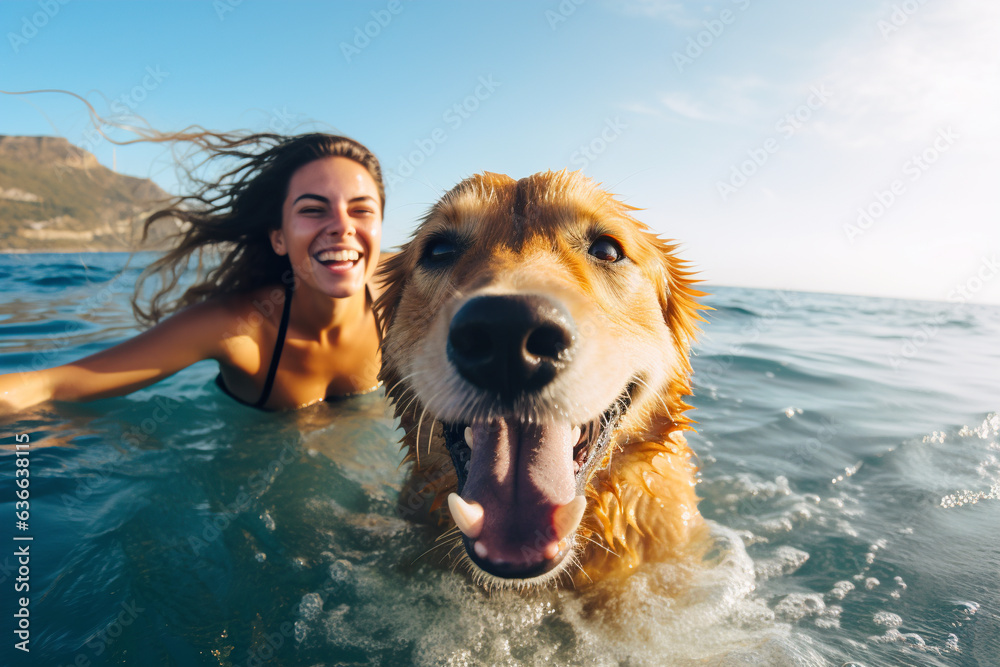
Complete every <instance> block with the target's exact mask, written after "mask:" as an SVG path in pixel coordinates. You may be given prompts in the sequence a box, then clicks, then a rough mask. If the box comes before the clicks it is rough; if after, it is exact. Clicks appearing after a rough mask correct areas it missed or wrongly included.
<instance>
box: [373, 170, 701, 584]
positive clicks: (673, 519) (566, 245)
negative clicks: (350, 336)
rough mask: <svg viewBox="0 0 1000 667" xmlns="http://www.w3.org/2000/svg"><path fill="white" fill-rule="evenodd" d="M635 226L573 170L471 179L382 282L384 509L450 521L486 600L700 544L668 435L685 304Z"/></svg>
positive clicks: (436, 211)
mask: <svg viewBox="0 0 1000 667" xmlns="http://www.w3.org/2000/svg"><path fill="white" fill-rule="evenodd" d="M635 210H637V209H635V208H633V207H631V206H628V205H626V204H623V203H622V202H620V201H618V200H616V199H615V198H614V197H613V196H612V195H611V194H609V193H607V192H605V191H603V190H601V189H600V188H599V187H598V186H597V185H596V184H595V183H594V182H592V181H591V180H589V179H588V178H586V177H585V176H583V175H582V174H580V173H579V172H567V171H561V172H546V173H540V174H535V175H533V176H529V177H528V178H523V179H521V180H518V181H516V180H514V179H512V178H510V177H509V176H505V175H502V174H493V173H488V172H487V173H483V174H480V175H476V176H473V177H471V178H468V179H466V180H464V181H462V182H461V183H459V184H458V185H457V186H456V187H455V188H454V189H452V190H451V191H450V192H448V193H447V194H446V195H445V196H444V197H443V198H442V199H441V200H440V201H439V202H437V203H436V204H435V205H434V206H433V207H432V208H431V210H430V212H429V213H428V214H427V216H426V218H425V219H424V220H423V221H422V223H421V224H420V225H419V227H418V229H417V230H416V232H415V233H414V235H413V238H412V239H411V240H410V241H409V242H408V243H407V244H406V245H405V246H404V247H403V249H402V250H401V252H400V253H399V254H397V255H395V256H394V257H393V258H392V259H391V260H389V261H388V262H387V264H386V265H385V266H384V267H383V269H382V274H381V277H382V279H383V281H384V285H385V292H384V293H383V295H382V296H381V297H380V299H379V301H378V303H377V305H376V309H377V311H378V313H379V316H380V320H381V323H382V327H383V331H384V332H385V334H384V340H383V347H382V355H383V356H382V372H381V379H382V380H383V381H384V382H385V384H386V386H387V387H388V390H387V391H388V395H389V397H390V398H391V399H392V400H393V402H394V409H395V413H396V416H397V418H399V419H400V420H401V424H402V428H403V429H404V431H405V436H404V439H403V448H404V449H405V450H406V452H407V453H406V461H407V462H409V463H411V464H412V472H411V474H410V476H409V482H408V484H407V486H406V487H405V488H404V492H403V495H402V497H401V499H400V505H401V508H402V509H403V510H404V511H405V512H409V513H410V514H411V515H412V513H413V510H416V509H417V506H418V505H420V503H421V502H423V503H424V504H423V505H422V510H421V511H422V512H424V513H429V516H430V518H432V519H437V520H438V521H440V522H441V523H442V524H445V523H447V522H450V521H453V522H454V525H455V526H456V527H457V530H455V531H454V535H455V538H456V542H458V541H460V542H461V544H462V546H463V549H461V550H460V551H461V555H460V559H461V560H462V562H463V563H465V564H466V565H467V566H468V567H469V569H470V570H471V571H472V573H473V574H474V575H475V576H476V578H477V579H478V580H479V581H481V582H482V583H483V584H484V585H487V586H516V587H526V586H533V585H537V584H542V583H545V582H547V581H555V580H558V579H559V578H560V575H564V578H566V576H568V578H570V579H572V580H573V581H574V582H575V583H580V582H586V581H587V580H588V579H589V580H597V579H598V578H599V577H608V576H613V575H616V574H624V573H628V572H630V571H632V570H633V569H634V568H635V567H636V566H638V565H639V564H640V563H643V562H646V561H661V560H664V559H672V558H677V557H681V556H684V555H685V554H690V553H692V546H693V545H695V544H697V543H698V542H699V541H702V538H704V536H705V535H706V529H705V525H704V522H703V520H702V518H701V516H700V514H699V513H698V507H697V504H698V498H697V497H696V495H695V489H694V487H695V479H696V478H695V473H696V467H695V465H694V463H693V462H692V460H691V456H692V454H691V451H690V450H689V449H688V446H687V443H686V441H685V439H684V437H683V435H682V432H683V431H684V430H690V428H691V426H690V420H689V419H688V418H686V417H685V416H684V411H685V410H687V409H688V408H689V406H687V405H685V403H684V397H685V395H688V394H690V393H691V389H690V381H689V375H690V372H691V367H690V363H689V361H688V352H689V348H690V345H691V341H692V337H693V335H694V333H695V331H696V322H697V321H698V320H701V317H700V316H699V314H698V311H699V309H700V308H703V306H699V305H698V303H697V302H696V297H698V296H703V294H702V293H701V292H698V291H696V290H695V289H693V288H692V282H693V281H692V279H691V277H690V272H689V271H688V270H687V269H686V264H685V263H684V262H683V261H681V260H679V259H678V258H677V257H676V256H675V254H674V252H675V249H676V246H675V245H671V244H669V243H667V242H665V241H663V240H661V239H659V238H658V237H656V236H655V235H653V234H652V233H651V232H650V231H649V229H648V228H647V227H645V226H644V225H643V224H641V223H639V222H638V221H637V220H635V219H634V218H633V217H631V215H630V212H631V211H635ZM413 498H419V499H420V501H419V502H417V503H414V502H413ZM456 546H457V545H456ZM581 577H582V578H581Z"/></svg>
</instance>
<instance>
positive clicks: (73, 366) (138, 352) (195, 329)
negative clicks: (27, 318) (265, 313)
mask: <svg viewBox="0 0 1000 667" xmlns="http://www.w3.org/2000/svg"><path fill="white" fill-rule="evenodd" d="M234 328H235V324H234V319H233V316H232V313H231V311H230V310H229V309H228V308H226V307H225V306H224V305H222V304H221V303H219V302H215V301H210V302H206V303H200V304H197V305H195V306H191V307H190V308H187V309H185V310H183V311H181V312H179V313H177V314H176V315H173V316H171V317H169V318H167V319H166V320H164V321H162V322H160V323H159V324H157V325H156V326H155V327H153V328H151V329H149V330H148V331H145V332H143V333H141V334H139V335H138V336H136V337H135V338H131V339H129V340H127V341H125V342H124V343H120V344H119V345H115V346H114V347H112V348H109V349H107V350H104V351H102V352H98V353H97V354H93V355H91V356H89V357H86V358H84V359H80V360H79V361H75V362H72V363H69V364H66V365H64V366H57V367H55V368H48V369H45V370H40V371H30V372H24V373H11V374H9V375H0V415H3V414H13V413H16V412H20V411H21V410H24V409H27V408H29V407H31V406H33V405H37V404H38V403H42V402H44V401H49V400H57V401H88V400H93V399H97V398H107V397H109V396H121V395H123V394H127V393H129V392H133V391H135V390H137V389H141V388H143V387H146V386H148V385H151V384H153V383H155V382H158V381H160V380H162V379H163V378H165V377H168V376H170V375H173V374H174V373H176V372H177V371H179V370H181V369H183V368H186V367H188V366H190V365H191V364H193V363H195V362H198V361H201V360H202V359H220V358H224V357H225V356H226V353H225V348H224V345H225V340H227V339H229V338H231V337H232V336H234V335H235V334H236V332H235V331H228V330H229V329H234Z"/></svg>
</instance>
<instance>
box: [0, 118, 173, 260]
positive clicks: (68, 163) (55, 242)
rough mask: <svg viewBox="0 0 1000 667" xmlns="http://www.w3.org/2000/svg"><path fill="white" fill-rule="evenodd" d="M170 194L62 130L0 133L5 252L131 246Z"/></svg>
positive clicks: (0, 225)
mask: <svg viewBox="0 0 1000 667" xmlns="http://www.w3.org/2000/svg"><path fill="white" fill-rule="evenodd" d="M167 197H169V195H168V194H167V193H166V192H164V191H163V190H162V189H160V187H159V186H157V185H156V184H155V183H153V182H152V181H150V180H148V179H144V178H134V177H132V176H124V175H122V174H117V173H115V172H113V171H111V170H110V169H108V168H106V167H104V166H102V165H100V164H99V163H98V162H97V159H96V158H95V157H94V156H93V155H91V154H90V153H88V152H87V151H84V150H82V149H80V148H77V147H76V146H73V145H72V144H70V143H69V142H68V141H66V140H65V139H63V138H61V137H12V136H3V135H0V252H2V251H11V250H14V251H45V252H54V251H55V252H57V251H69V250H131V249H133V243H134V240H137V239H138V238H139V236H138V234H139V231H140V230H141V222H142V219H143V214H144V213H149V212H151V211H152V210H153V209H154V207H155V206H156V201H157V200H163V199H165V198H167Z"/></svg>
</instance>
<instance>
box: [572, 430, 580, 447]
mask: <svg viewBox="0 0 1000 667" xmlns="http://www.w3.org/2000/svg"><path fill="white" fill-rule="evenodd" d="M570 440H572V441H573V444H574V445H579V444H580V427H579V426H574V427H573V437H571V438H570Z"/></svg>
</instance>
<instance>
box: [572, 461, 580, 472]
mask: <svg viewBox="0 0 1000 667" xmlns="http://www.w3.org/2000/svg"><path fill="white" fill-rule="evenodd" d="M578 472H580V464H579V463H577V462H576V461H573V474H574V475H575V474H576V473H578Z"/></svg>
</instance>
